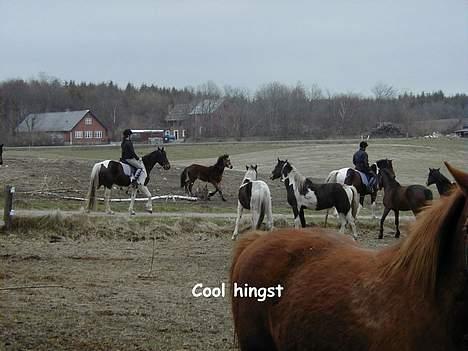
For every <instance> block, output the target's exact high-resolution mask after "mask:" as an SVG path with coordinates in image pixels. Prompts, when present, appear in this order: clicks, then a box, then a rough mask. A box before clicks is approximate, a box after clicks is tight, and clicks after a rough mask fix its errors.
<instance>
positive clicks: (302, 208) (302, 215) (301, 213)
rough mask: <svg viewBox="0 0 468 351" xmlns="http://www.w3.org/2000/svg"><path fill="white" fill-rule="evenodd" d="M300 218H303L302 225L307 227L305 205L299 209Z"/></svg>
mask: <svg viewBox="0 0 468 351" xmlns="http://www.w3.org/2000/svg"><path fill="white" fill-rule="evenodd" d="M299 218H300V220H301V226H302V228H305V226H306V221H305V217H304V207H301V209H300V210H299Z"/></svg>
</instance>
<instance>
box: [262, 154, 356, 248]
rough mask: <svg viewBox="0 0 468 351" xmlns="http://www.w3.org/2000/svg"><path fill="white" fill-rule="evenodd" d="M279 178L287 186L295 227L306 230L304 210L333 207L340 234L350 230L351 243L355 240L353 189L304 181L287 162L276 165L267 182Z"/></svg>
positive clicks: (308, 179) (354, 194) (308, 180)
mask: <svg viewBox="0 0 468 351" xmlns="http://www.w3.org/2000/svg"><path fill="white" fill-rule="evenodd" d="M277 178H280V179H281V181H282V182H284V185H285V186H286V192H287V196H288V203H289V205H290V206H291V207H292V210H293V213H294V226H295V227H296V228H299V225H301V226H302V227H303V228H304V227H305V226H306V221H305V217H304V209H305V208H310V209H312V210H317V211H319V210H325V209H329V208H332V207H335V208H336V210H337V211H338V217H339V220H340V223H341V227H340V232H341V233H344V229H345V226H346V224H349V225H350V226H351V229H352V231H353V237H354V239H357V233H356V225H355V223H354V220H355V218H356V213H357V210H358V208H359V195H358V193H357V191H356V188H354V187H353V186H348V185H344V184H338V183H325V184H318V183H314V182H313V181H312V179H310V178H306V177H304V176H303V175H302V174H300V173H299V172H298V171H297V170H296V168H295V167H294V166H293V165H291V164H290V163H289V162H288V160H286V161H282V160H280V159H279V158H278V162H277V164H276V166H275V168H274V169H273V171H272V172H271V177H270V179H272V180H274V179H277Z"/></svg>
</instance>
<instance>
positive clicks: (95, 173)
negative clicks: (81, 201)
mask: <svg viewBox="0 0 468 351" xmlns="http://www.w3.org/2000/svg"><path fill="white" fill-rule="evenodd" d="M100 170H101V164H100V163H96V164H95V165H94V166H93V170H92V171H91V176H90V180H89V189H88V195H87V196H86V210H87V211H93V210H95V209H96V190H97V188H98V187H99V171H100Z"/></svg>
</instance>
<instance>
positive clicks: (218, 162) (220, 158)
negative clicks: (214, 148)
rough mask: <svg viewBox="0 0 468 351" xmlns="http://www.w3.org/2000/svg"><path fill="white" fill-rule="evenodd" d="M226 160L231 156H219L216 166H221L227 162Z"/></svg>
mask: <svg viewBox="0 0 468 351" xmlns="http://www.w3.org/2000/svg"><path fill="white" fill-rule="evenodd" d="M226 158H229V155H228V154H224V155H221V156H219V157H218V160H217V161H216V164H215V166H219V165H221V163H222V162H223V160H225V159H226Z"/></svg>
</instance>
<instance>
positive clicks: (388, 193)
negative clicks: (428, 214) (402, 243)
mask: <svg viewBox="0 0 468 351" xmlns="http://www.w3.org/2000/svg"><path fill="white" fill-rule="evenodd" d="M378 178H379V188H380V189H382V188H383V189H384V196H383V205H384V211H383V214H382V218H381V219H380V233H379V239H382V238H383V224H384V222H385V218H386V217H387V215H388V213H389V212H390V210H393V212H394V213H395V226H396V232H395V238H399V237H400V226H399V224H400V211H409V210H411V211H413V214H414V215H417V214H418V213H419V212H421V210H422V208H423V207H424V206H425V205H427V204H428V202H429V201H431V200H432V191H430V190H429V189H428V188H426V187H425V186H423V185H408V186H401V185H400V183H398V181H397V180H396V179H395V174H394V173H393V171H392V170H390V169H385V168H383V169H381V170H380V171H379V174H378Z"/></svg>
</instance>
